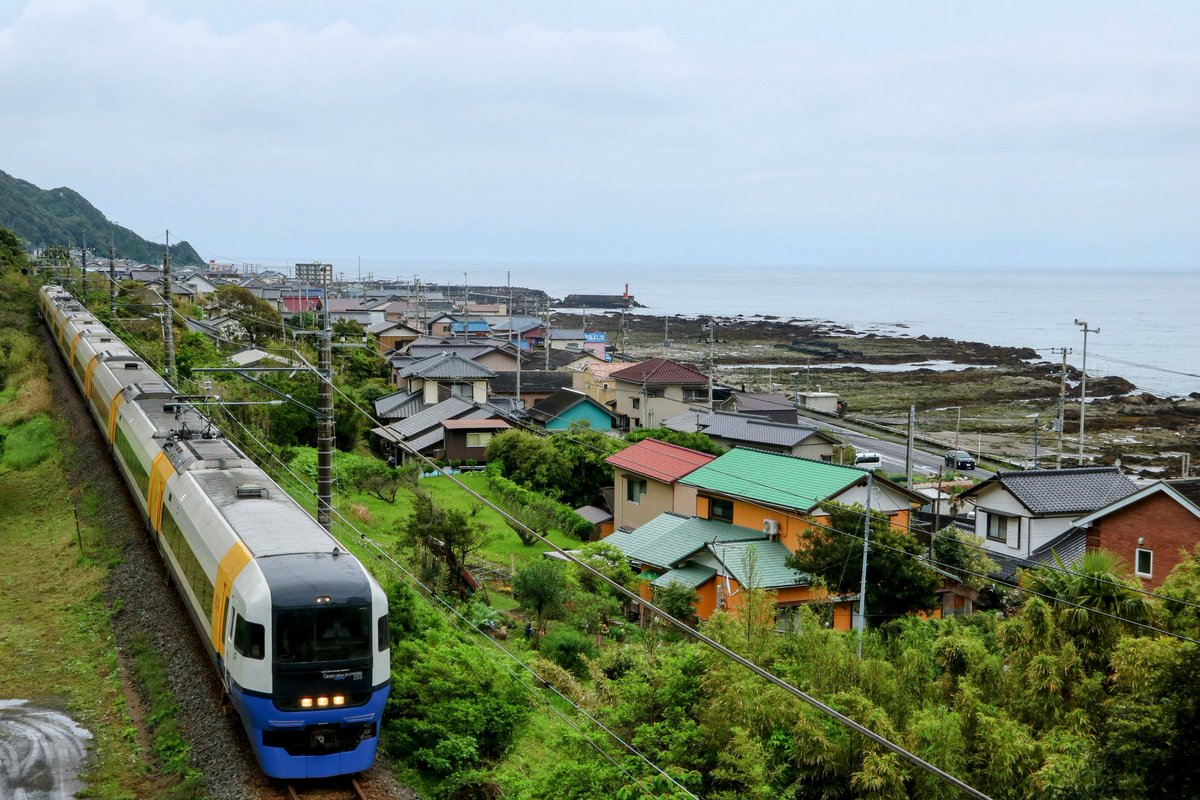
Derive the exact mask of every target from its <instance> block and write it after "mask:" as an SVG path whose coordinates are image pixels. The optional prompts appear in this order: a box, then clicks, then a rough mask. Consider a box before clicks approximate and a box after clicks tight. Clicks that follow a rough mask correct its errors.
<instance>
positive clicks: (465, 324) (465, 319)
mask: <svg viewBox="0 0 1200 800" xmlns="http://www.w3.org/2000/svg"><path fill="white" fill-rule="evenodd" d="M470 302H471V301H470V298H469V297H468V296H467V273H465V272H464V273H463V341H464V342H465V341H466V340H467V339H468V338H469V335H468V333H467V328H468V327H470V322H471V317H470V312H469V311H468V310H467V306H469V305H470Z"/></svg>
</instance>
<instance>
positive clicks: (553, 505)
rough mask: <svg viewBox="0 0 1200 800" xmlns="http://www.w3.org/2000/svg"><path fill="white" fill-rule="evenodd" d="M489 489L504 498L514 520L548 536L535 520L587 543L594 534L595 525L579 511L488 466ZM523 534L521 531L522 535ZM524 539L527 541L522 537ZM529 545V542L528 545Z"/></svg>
mask: <svg viewBox="0 0 1200 800" xmlns="http://www.w3.org/2000/svg"><path fill="white" fill-rule="evenodd" d="M484 475H486V476H487V482H488V486H489V487H491V489H492V491H494V492H495V493H496V494H497V495H498V496H499V498H500V501H501V503H502V504H503V505H504V507H505V508H506V509H508V511H509V512H510V513H512V514H513V515H514V516H517V517H518V518H520V519H522V520H523V521H525V520H530V522H526V524H529V527H531V528H533V529H534V530H536V531H537V532H538V533H540V534H543V535H545V534H546V532H547V531H546V530H540V529H539V528H540V527H544V526H543V525H537V524H532V522H531V521H532V520H533V519H535V518H536V519H538V520H544V522H545V524H548V525H553V526H555V527H557V528H558V529H559V530H561V531H562V532H563V533H565V534H567V535H568V536H570V537H572V538H575V539H578V540H580V541H585V540H587V539H588V538H589V537H590V536H591V534H592V523H590V522H588V521H587V520H586V519H584V518H583V517H581V516H579V515H578V514H576V513H575V509H573V508H571V507H570V506H565V505H563V504H562V503H559V502H557V501H555V500H551V499H550V498H548V497H545V496H544V495H540V494H538V493H537V492H531V491H530V490H528V489H526V488H525V487H523V486H520V485H518V484H516V483H514V482H513V481H510V480H509V479H508V478H506V477H504V476H503V475H502V474H500V468H499V467H498V466H496V465H493V464H488V466H487V469H486V470H484ZM518 532H519V531H518ZM522 539H524V537H522ZM528 543H529V542H527V544H528Z"/></svg>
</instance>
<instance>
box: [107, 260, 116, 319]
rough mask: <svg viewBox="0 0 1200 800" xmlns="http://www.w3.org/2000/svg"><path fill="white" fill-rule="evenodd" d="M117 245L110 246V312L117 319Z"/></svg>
mask: <svg viewBox="0 0 1200 800" xmlns="http://www.w3.org/2000/svg"><path fill="white" fill-rule="evenodd" d="M116 264H117V245H116V242H110V243H109V245H108V312H109V313H110V314H112V318H113V319H116V318H117V266H116Z"/></svg>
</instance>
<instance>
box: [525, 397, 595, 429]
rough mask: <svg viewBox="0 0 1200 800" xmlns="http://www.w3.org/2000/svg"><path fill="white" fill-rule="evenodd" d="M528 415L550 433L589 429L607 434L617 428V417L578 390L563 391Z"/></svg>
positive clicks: (534, 408)
mask: <svg viewBox="0 0 1200 800" xmlns="http://www.w3.org/2000/svg"><path fill="white" fill-rule="evenodd" d="M526 413H528V415H529V417H530V419H532V420H533V421H534V422H536V423H537V424H539V425H541V426H542V427H543V428H545V429H546V430H548V431H565V430H569V429H570V428H584V427H586V428H591V429H592V430H595V431H604V432H606V433H607V432H609V431H612V430H613V429H614V428H615V427H617V416H616V414H614V413H613V412H611V411H609V410H608V409H607V408H605V407H604V406H603V405H601V404H600V403H597V402H596V401H595V400H593V399H592V398H590V397H588V396H587V395H586V394H584V393H583V392H581V391H578V390H576V389H559V390H558V391H556V392H555V393H554V394H552V395H550V396H549V397H547V398H546V399H545V400H542V401H541V402H540V403H538V404H537V405H535V406H533V407H532V408H530V409H529V411H528V412H526Z"/></svg>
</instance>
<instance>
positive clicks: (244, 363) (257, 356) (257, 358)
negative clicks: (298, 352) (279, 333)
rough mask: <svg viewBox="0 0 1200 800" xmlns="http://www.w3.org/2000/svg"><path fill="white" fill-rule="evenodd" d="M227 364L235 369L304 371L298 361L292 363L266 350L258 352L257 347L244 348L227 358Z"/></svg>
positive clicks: (288, 359) (290, 360)
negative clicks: (288, 368)
mask: <svg viewBox="0 0 1200 800" xmlns="http://www.w3.org/2000/svg"><path fill="white" fill-rule="evenodd" d="M228 359H229V362H230V363H231V364H233V365H234V366H235V367H262V366H266V367H295V368H296V369H304V365H303V364H301V363H300V362H299V361H294V360H292V359H290V358H285V357H284V356H280V355H276V354H275V353H268V352H267V351H266V350H260V349H258V348H257V347H244V348H242V349H241V350H238V351H237V352H236V353H233V354H231V355H229V356H228Z"/></svg>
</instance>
